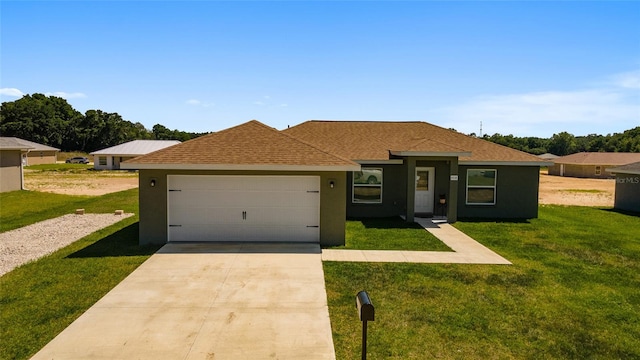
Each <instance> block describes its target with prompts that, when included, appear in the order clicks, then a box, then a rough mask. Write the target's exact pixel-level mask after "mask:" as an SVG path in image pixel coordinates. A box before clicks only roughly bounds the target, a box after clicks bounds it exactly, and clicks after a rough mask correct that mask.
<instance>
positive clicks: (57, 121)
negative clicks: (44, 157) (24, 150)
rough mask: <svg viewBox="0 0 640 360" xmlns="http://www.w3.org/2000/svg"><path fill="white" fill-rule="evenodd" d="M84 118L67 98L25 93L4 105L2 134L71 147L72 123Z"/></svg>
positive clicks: (0, 111)
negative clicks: (69, 140) (68, 140)
mask: <svg viewBox="0 0 640 360" xmlns="http://www.w3.org/2000/svg"><path fill="white" fill-rule="evenodd" d="M80 118H82V114H81V113H80V112H78V111H77V110H75V109H74V108H73V107H72V106H71V105H69V103H67V101H66V100H65V99H63V98H60V97H56V96H45V95H43V94H33V95H25V96H23V97H22V98H20V99H18V100H16V101H13V102H4V103H2V106H1V107H0V133H1V134H2V136H15V137H19V138H23V139H26V140H31V141H35V142H38V143H41V144H45V145H49V146H54V147H58V148H62V149H63V150H70V149H68V148H67V146H68V142H67V139H68V138H69V135H70V130H71V124H72V123H74V122H76V121H78V120H79V119H80Z"/></svg>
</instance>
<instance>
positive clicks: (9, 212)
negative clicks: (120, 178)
mask: <svg viewBox="0 0 640 360" xmlns="http://www.w3.org/2000/svg"><path fill="white" fill-rule="evenodd" d="M80 208H82V209H85V211H86V212H87V213H110V212H113V211H115V210H116V209H121V210H124V211H125V212H128V213H138V189H131V190H126V191H121V192H116V193H111V194H107V195H104V196H100V197H95V196H72V195H60V194H51V193H44V192H35V191H12V192H7V193H0V218H2V221H1V222H0V232H4V231H8V230H13V229H17V228H19V227H22V226H26V225H29V224H33V223H35V222H38V221H42V220H46V219H51V218H54V217H58V216H61V215H64V214H70V213H73V212H74V211H75V209H80Z"/></svg>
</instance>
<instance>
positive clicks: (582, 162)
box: [549, 152, 640, 179]
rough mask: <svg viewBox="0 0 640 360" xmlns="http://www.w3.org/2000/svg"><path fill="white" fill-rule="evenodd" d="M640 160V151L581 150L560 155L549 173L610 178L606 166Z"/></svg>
mask: <svg viewBox="0 0 640 360" xmlns="http://www.w3.org/2000/svg"><path fill="white" fill-rule="evenodd" d="M636 161H640V153H622V152H581V153H576V154H571V155H567V156H562V157H559V158H557V159H555V160H553V162H554V164H553V166H550V167H549V175H557V176H568V177H577V178H596V179H598V178H600V179H610V178H612V177H613V175H611V174H610V173H609V172H607V171H606V168H610V167H615V166H620V165H625V164H630V163H632V162H636Z"/></svg>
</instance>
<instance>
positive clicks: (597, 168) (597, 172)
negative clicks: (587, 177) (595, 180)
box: [596, 166, 602, 175]
mask: <svg viewBox="0 0 640 360" xmlns="http://www.w3.org/2000/svg"><path fill="white" fill-rule="evenodd" d="M601 174H602V167H601V166H596V175H601Z"/></svg>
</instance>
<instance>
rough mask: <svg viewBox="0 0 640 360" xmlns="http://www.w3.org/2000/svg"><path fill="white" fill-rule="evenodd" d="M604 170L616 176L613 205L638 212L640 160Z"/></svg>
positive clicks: (639, 206) (639, 204) (639, 205)
mask: <svg viewBox="0 0 640 360" xmlns="http://www.w3.org/2000/svg"><path fill="white" fill-rule="evenodd" d="M606 170H607V171H608V172H610V173H612V174H614V175H615V176H616V190H615V191H616V194H615V199H614V202H613V207H614V208H615V209H619V210H625V211H634V212H638V213H640V162H635V163H631V164H627V165H623V166H619V167H615V168H609V169H606Z"/></svg>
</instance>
